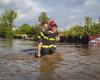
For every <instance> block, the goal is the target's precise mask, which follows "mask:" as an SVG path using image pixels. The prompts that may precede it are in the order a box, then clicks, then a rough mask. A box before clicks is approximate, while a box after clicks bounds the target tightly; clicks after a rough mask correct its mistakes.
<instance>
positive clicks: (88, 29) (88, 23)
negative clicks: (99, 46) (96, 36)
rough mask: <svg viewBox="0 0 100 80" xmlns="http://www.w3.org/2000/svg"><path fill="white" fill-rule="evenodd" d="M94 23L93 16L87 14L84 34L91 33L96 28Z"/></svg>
mask: <svg viewBox="0 0 100 80" xmlns="http://www.w3.org/2000/svg"><path fill="white" fill-rule="evenodd" d="M93 25H94V24H93V20H92V18H91V17H89V16H85V25H84V34H86V35H90V34H91V32H92V31H91V30H94V26H93Z"/></svg>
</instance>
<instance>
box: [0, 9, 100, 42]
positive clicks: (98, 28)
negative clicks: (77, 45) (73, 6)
mask: <svg viewBox="0 0 100 80" xmlns="http://www.w3.org/2000/svg"><path fill="white" fill-rule="evenodd" d="M16 18H17V12H16V11H15V10H12V9H9V10H4V12H3V13H1V14H0V37H3V38H14V37H15V36H16V35H20V34H27V36H28V37H34V38H36V37H37V35H38V33H39V32H40V30H41V27H42V24H43V23H44V22H46V21H48V20H49V19H50V18H49V17H48V15H47V14H46V13H45V12H41V13H40V15H39V17H38V23H37V24H35V25H29V24H27V23H25V24H22V25H21V26H17V27H18V28H16V29H15V30H14V29H13V28H14V27H16V25H14V21H15V19H16ZM60 33H61V34H62V36H64V37H65V38H67V40H68V39H69V41H70V40H71V39H73V38H77V39H81V38H82V37H83V36H87V35H88V36H89V35H93V34H100V18H99V19H98V21H94V20H93V18H92V17H89V16H85V17H84V25H83V26H81V25H74V26H73V27H71V28H70V29H69V30H65V31H60Z"/></svg>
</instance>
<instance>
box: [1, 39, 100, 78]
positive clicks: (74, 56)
mask: <svg viewBox="0 0 100 80" xmlns="http://www.w3.org/2000/svg"><path fill="white" fill-rule="evenodd" d="M35 47H36V45H34V42H33V41H25V40H0V80H100V47H88V46H87V45H75V44H63V45H61V44H60V45H58V47H57V50H56V53H55V54H53V55H48V56H44V57H42V58H38V59H36V58H34V56H32V53H34V51H35Z"/></svg>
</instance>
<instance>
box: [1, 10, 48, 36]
mask: <svg viewBox="0 0 100 80" xmlns="http://www.w3.org/2000/svg"><path fill="white" fill-rule="evenodd" d="M16 18H17V12H16V11H15V10H12V9H9V10H4V12H3V13H1V15H0V37H1V38H14V37H15V36H17V35H22V34H26V35H27V36H28V37H37V35H38V33H39V32H40V30H41V27H42V23H43V22H46V21H47V20H49V17H48V16H47V14H46V13H45V12H41V13H40V15H39V17H38V24H35V25H29V24H27V23H25V24H22V25H21V26H16V25H14V21H15V19H16Z"/></svg>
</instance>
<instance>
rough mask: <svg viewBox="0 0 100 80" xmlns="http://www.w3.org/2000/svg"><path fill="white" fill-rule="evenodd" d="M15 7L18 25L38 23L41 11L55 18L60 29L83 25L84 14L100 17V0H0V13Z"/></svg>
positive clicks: (94, 17)
mask: <svg viewBox="0 0 100 80" xmlns="http://www.w3.org/2000/svg"><path fill="white" fill-rule="evenodd" d="M4 9H14V10H16V11H17V13H18V17H17V19H16V21H15V24H16V25H21V24H23V23H28V24H31V25H32V24H36V23H37V19H38V16H39V15H40V13H41V12H43V11H44V12H46V13H47V14H48V16H49V17H51V18H54V19H55V20H56V22H57V24H58V26H59V28H60V29H62V30H63V29H67V28H69V27H70V26H72V25H74V24H79V25H82V24H83V22H84V16H91V17H93V19H94V20H97V19H98V18H99V17H100V0H0V13H2V12H3V10H4Z"/></svg>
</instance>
